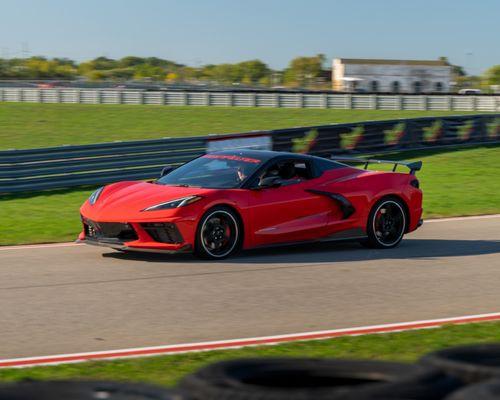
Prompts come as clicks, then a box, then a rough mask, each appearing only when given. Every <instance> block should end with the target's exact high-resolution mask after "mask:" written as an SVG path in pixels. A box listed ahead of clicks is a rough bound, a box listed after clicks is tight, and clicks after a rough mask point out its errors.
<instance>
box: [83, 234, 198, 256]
mask: <svg viewBox="0 0 500 400" xmlns="http://www.w3.org/2000/svg"><path fill="white" fill-rule="evenodd" d="M76 243H83V244H88V245H91V246H101V247H109V248H112V249H115V250H120V251H138V252H147V253H164V254H179V253H191V252H192V251H193V249H192V247H191V245H189V244H184V245H176V246H175V248H173V246H172V245H170V246H169V247H168V248H166V246H161V245H162V243H158V244H156V243H154V244H148V243H143V244H140V245H138V244H135V245H133V246H132V245H129V243H125V242H121V241H120V240H118V239H110V238H102V239H90V238H82V239H80V238H78V239H77V240H76Z"/></svg>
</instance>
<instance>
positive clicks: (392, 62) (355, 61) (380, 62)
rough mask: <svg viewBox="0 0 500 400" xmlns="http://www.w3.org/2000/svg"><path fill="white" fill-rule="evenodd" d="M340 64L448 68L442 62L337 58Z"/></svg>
mask: <svg viewBox="0 0 500 400" xmlns="http://www.w3.org/2000/svg"><path fill="white" fill-rule="evenodd" d="M338 60H339V61H340V62H341V63H342V64H378V65H430V66H441V67H445V66H448V64H447V62H446V61H443V60H383V59H375V58H339V59H338Z"/></svg>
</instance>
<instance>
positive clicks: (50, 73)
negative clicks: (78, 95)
mask: <svg viewBox="0 0 500 400" xmlns="http://www.w3.org/2000/svg"><path fill="white" fill-rule="evenodd" d="M441 59H443V60H445V61H446V62H448V60H447V59H446V58H445V57H442V58H441ZM325 63H326V58H325V56H324V55H323V54H318V55H315V56H310V57H296V58H294V59H292V60H291V61H290V63H289V64H288V66H287V67H286V68H285V69H283V70H273V69H272V68H270V67H269V66H268V65H267V64H266V63H264V62H263V61H261V60H248V61H242V62H239V63H233V64H230V63H223V64H207V65H203V66H200V67H192V66H187V65H184V64H180V63H177V62H174V61H170V60H166V59H162V58H158V57H135V56H127V57H123V58H120V59H112V58H107V57H97V58H95V59H93V60H90V61H84V62H80V63H78V62H76V61H74V60H70V59H67V58H46V57H40V56H36V57H29V58H10V59H1V58H0V79H31V80H37V79H38V80H43V79H60V80H63V79H64V80H73V79H77V78H85V79H87V80H89V81H116V82H123V81H127V80H145V79H147V80H153V81H162V82H167V83H177V82H211V83H216V84H221V85H231V84H242V85H249V86H265V87H271V86H289V87H309V88H325V89H329V88H330V79H331V77H330V70H329V69H328V68H325ZM449 65H451V66H452V72H453V80H455V81H456V82H457V84H458V86H460V87H483V88H487V87H489V86H491V85H500V65H496V66H493V67H491V68H490V69H488V70H487V71H485V72H484V74H482V75H480V76H470V75H467V74H466V73H465V71H464V69H463V68H462V67H460V66H456V65H452V64H451V63H449Z"/></svg>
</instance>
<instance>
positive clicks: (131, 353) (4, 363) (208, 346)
mask: <svg viewBox="0 0 500 400" xmlns="http://www.w3.org/2000/svg"><path fill="white" fill-rule="evenodd" d="M498 320H500V312H498V313H490V314H478V315H466V316H461V317H452V318H439V319H431V320H422V321H412V322H401V323H393V324H384V325H371V326H362V327H355V328H344V329H334V330H325V331H316V332H303V333H292V334H286V335H275V336H264V337H256V338H245V339H231V340H221V341H211V342H200V343H184V344H176V345H165V346H155V347H137V348H130V349H119V350H109V351H95V352H87V353H73V354H59V355H51V356H41V357H25V358H13V359H5V360H0V368H24V367H32V366H36V365H57V364H67V363H77V362H84V361H89V360H112V359H124V358H135V357H146V356H158V355H168V354H180V353H188V352H200V351H211V350H222V349H231V348H241V347H250V346H264V345H272V344H279V343H287V342H294V341H304V340H319V339H328V338H335V337H342V336H360V335H368V334H377V333H389V332H400V331H405V330H414V329H428V328H437V327H440V326H442V325H445V324H466V323H473V322H487V321H498Z"/></svg>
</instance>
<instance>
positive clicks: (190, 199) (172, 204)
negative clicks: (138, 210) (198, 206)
mask: <svg viewBox="0 0 500 400" xmlns="http://www.w3.org/2000/svg"><path fill="white" fill-rule="evenodd" d="M198 200H201V197H200V196H186V197H181V198H180V199H175V200H170V201H166V202H165V203H160V204H156V205H154V206H151V207H148V208H145V209H144V210H142V211H158V210H168V209H170V208H179V207H184V206H187V205H188V204H192V203H194V202H196V201H198Z"/></svg>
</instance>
